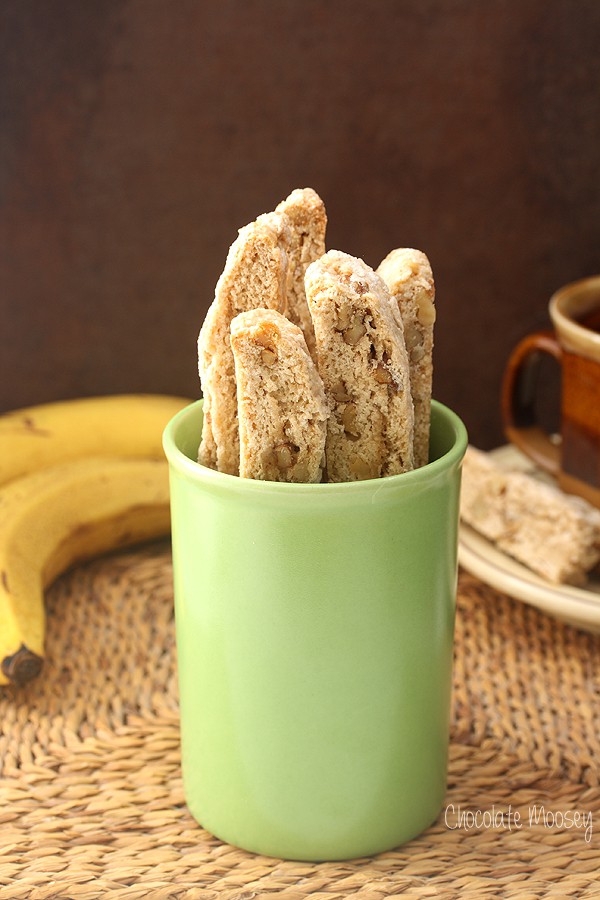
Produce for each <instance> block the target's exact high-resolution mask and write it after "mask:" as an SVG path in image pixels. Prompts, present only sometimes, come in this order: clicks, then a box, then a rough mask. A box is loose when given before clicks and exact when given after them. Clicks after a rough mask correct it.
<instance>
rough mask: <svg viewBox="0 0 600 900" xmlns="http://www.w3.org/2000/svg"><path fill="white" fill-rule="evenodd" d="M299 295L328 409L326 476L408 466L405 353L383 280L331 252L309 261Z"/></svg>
mask: <svg viewBox="0 0 600 900" xmlns="http://www.w3.org/2000/svg"><path fill="white" fill-rule="evenodd" d="M306 296H307V300H308V305H309V309H310V313H311V317H312V321H313V327H314V330H315V341H316V355H317V365H318V369H319V374H320V375H321V378H322V379H323V383H324V385H325V392H326V394H327V398H328V401H329V403H330V407H331V414H330V417H329V423H328V429H327V443H326V469H327V479H328V480H329V481H335V482H339V481H357V480H362V479H367V478H380V477H382V476H385V475H396V474H399V473H401V472H406V471H408V470H409V469H412V468H413V404H412V399H411V394H410V383H409V371H408V357H407V353H406V348H405V345H404V338H403V335H402V330H401V327H399V325H398V323H397V322H396V320H395V318H394V313H393V310H392V304H391V301H390V295H389V291H388V289H387V287H386V286H385V283H384V282H383V280H382V279H381V278H380V277H379V276H378V275H376V274H375V272H374V271H373V270H372V269H371V268H369V266H367V265H366V264H365V263H364V262H363V261H362V260H360V259H356V258H354V257H352V256H349V255H348V254H346V253H341V252H340V251H337V250H330V251H329V252H328V253H326V254H325V255H324V256H323V257H321V259H319V260H317V261H316V262H314V263H312V265H310V266H309V268H308V270H307V272H306Z"/></svg>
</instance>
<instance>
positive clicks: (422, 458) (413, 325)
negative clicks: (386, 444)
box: [377, 247, 435, 466]
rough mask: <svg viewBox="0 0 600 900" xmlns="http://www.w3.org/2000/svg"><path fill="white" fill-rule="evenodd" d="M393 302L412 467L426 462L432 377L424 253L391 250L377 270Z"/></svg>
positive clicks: (430, 292) (429, 287) (430, 286)
mask: <svg viewBox="0 0 600 900" xmlns="http://www.w3.org/2000/svg"><path fill="white" fill-rule="evenodd" d="M377 274H378V275H380V276H381V277H382V278H383V280H384V281H385V283H386V284H387V286H388V288H389V291H390V294H391V296H392V300H393V302H395V303H397V305H398V310H399V312H400V316H401V318H402V322H403V325H404V341H405V343H406V349H407V351H408V356H409V362H410V387H411V393H412V398H413V404H414V410H415V448H414V449H415V466H424V465H425V464H426V463H427V462H428V461H429V423H430V416H431V383H432V376H433V361H432V354H433V324H434V322H435V286H434V281H433V273H432V271H431V265H430V264H429V260H428V259H427V257H426V256H425V254H424V253H421V251H420V250H413V249H411V248H409V247H403V248H400V249H398V250H392V252H391V253H389V254H388V255H387V256H386V258H385V259H384V260H383V262H382V263H381V264H380V266H379V268H378V269H377Z"/></svg>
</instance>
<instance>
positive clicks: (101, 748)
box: [0, 545, 600, 900]
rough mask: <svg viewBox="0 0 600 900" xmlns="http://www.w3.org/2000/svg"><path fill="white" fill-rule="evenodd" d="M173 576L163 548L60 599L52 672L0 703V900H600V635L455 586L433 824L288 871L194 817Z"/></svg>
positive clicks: (68, 579) (53, 597)
mask: <svg viewBox="0 0 600 900" xmlns="http://www.w3.org/2000/svg"><path fill="white" fill-rule="evenodd" d="M171 575H172V573H171V563H170V554H169V550H168V547H167V546H166V545H154V546H153V547H151V548H147V549H145V550H143V551H139V552H135V553H129V554H124V555H121V556H116V557H112V558H108V559H104V560H97V561H95V562H94V563H91V564H89V565H87V566H83V567H81V568H79V569H77V570H76V571H74V572H72V573H71V574H69V575H68V576H65V577H64V578H62V579H61V580H60V581H59V582H58V583H57V584H56V585H55V586H54V587H53V588H52V589H51V591H50V592H49V596H48V610H49V623H48V638H47V645H48V648H49V657H48V660H47V663H46V666H45V670H44V673H43V676H42V677H41V678H40V679H39V680H38V681H36V682H35V683H32V684H31V685H30V686H29V687H27V688H26V689H24V690H21V691H18V692H16V691H12V690H11V689H5V690H4V691H3V692H2V693H0V711H1V713H0V718H1V725H0V728H1V732H0V763H1V766H2V769H1V779H0V792H1V797H2V805H1V807H0V898H1V900H21V898H33V900H50V898H52V900H54V898H61V900H62V898H65V900H67V898H68V900H92V898H99V897H102V898H105V897H108V898H113V897H114V898H117V897H118V898H128V900H137V898H139V900H142V898H161V900H167V898H205V900H212V898H217V897H218V898H224V900H251V898H260V897H274V896H275V897H281V898H282V900H302V898H305V897H308V896H310V897H312V898H315V900H318V898H323V900H338V898H339V900H342V898H346V897H351V898H354V900H383V898H391V897H404V898H415V900H416V898H424V897H444V898H446V897H447V898H454V897H466V898H485V897H507V898H518V900H528V898H534V897H536V898H537V897H554V898H566V897H573V898H577V900H581V898H587V897H599V896H600V882H599V880H598V879H599V877H600V876H599V874H598V873H599V871H600V836H599V834H598V833H597V832H600V815H599V812H600V786H599V781H600V734H599V721H600V715H599V713H600V699H599V697H600V671H599V658H600V657H599V651H600V638H599V637H595V636H592V635H589V634H586V633H584V632H580V631H576V630H575V629H572V628H569V627H568V626H564V625H561V624H560V623H558V622H556V621H554V620H552V619H550V618H547V617H545V616H543V615H541V614H540V613H538V612H537V611H536V610H534V609H531V608H529V607H527V606H525V605H522V604H519V603H516V602H514V601H512V600H510V599H508V598H507V597H504V596H502V595H500V594H498V593H496V592H494V591H493V590H491V589H490V588H487V587H485V586H483V585H482V584H481V583H479V582H478V581H476V580H475V579H473V578H472V577H470V576H468V575H466V574H465V573H461V577H460V582H459V603H458V616H457V625H456V666H455V690H454V700H453V725H452V742H451V752H450V770H449V788H448V794H447V806H446V807H445V809H444V811H443V812H442V814H441V815H440V817H439V819H438V821H437V822H436V824H434V825H433V826H432V827H431V828H430V829H428V831H427V832H425V833H424V834H423V835H422V836H421V837H419V838H417V839H415V840H413V841H411V842H410V843H409V844H407V845H405V846H404V847H402V848H400V849H399V850H396V851H394V852H391V853H385V854H382V855H380V856H377V857H375V858H372V859H360V860H354V861H351V862H343V863H321V864H312V863H298V862H283V861H281V860H277V859H271V858H267V857H262V856H255V855H253V854H251V853H245V852H243V851H241V850H238V849H236V848H233V847H231V846H228V845H226V844H223V843H221V842H220V841H218V840H217V839H216V838H214V837H213V836H211V835H210V834H208V833H207V832H205V831H204V830H203V829H201V828H200V827H199V826H198V825H196V823H195V822H194V820H193V819H192V818H191V816H190V814H189V813H188V812H187V809H186V806H185V803H184V798H183V792H182V785H181V775H180V759H179V731H178V703H177V682H176V672H175V652H174V651H175V647H174V633H173V616H172V586H171ZM515 811H517V812H519V813H520V815H521V821H520V824H521V826H522V827H521V828H518V827H516V824H515V820H514V812H515ZM510 812H512V814H513V818H512V819H511V818H509V813H510ZM532 813H533V818H531V820H530V817H531V815H532ZM576 814H578V815H579V817H580V819H579V820H577V817H576ZM536 819H537V820H536Z"/></svg>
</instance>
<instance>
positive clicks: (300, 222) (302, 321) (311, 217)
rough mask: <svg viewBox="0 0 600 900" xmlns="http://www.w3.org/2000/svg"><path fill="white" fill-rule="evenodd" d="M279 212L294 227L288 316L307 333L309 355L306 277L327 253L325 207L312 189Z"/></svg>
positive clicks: (294, 197) (281, 206)
mask: <svg viewBox="0 0 600 900" xmlns="http://www.w3.org/2000/svg"><path fill="white" fill-rule="evenodd" d="M277 212H281V213H284V214H285V215H286V216H287V217H288V219H289V221H290V225H291V232H292V236H291V245H290V249H289V253H288V256H289V270H288V297H287V309H286V311H285V312H286V315H287V317H288V318H289V319H291V321H292V322H294V323H295V324H296V325H298V326H299V327H300V328H301V329H302V331H303V332H304V337H305V338H306V343H307V345H308V349H309V352H310V353H314V349H315V335H314V331H313V326H312V319H311V317H310V312H309V310H308V305H307V303H306V294H305V291H304V275H305V273H306V270H307V268H308V266H309V265H310V263H312V262H314V261H315V260H316V259H319V257H320V256H323V254H324V253H325V229H326V228H327V214H326V212H325V204H324V203H323V201H322V200H321V198H320V197H319V195H318V194H317V193H316V192H315V191H313V190H312V188H302V189H298V190H295V191H292V193H291V194H290V195H289V197H287V199H285V200H283V201H282V202H281V203H280V204H279V206H278V207H277Z"/></svg>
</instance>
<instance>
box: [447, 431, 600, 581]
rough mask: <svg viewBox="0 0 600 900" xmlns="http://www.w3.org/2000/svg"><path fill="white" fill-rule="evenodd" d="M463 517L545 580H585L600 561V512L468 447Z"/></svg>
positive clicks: (465, 459) (462, 491)
mask: <svg viewBox="0 0 600 900" xmlns="http://www.w3.org/2000/svg"><path fill="white" fill-rule="evenodd" d="M460 514H461V518H462V520H463V521H464V522H466V524H467V525H470V526H471V528H474V529H475V530H476V531H478V532H479V533H480V534H482V535H483V536H484V537H486V538H487V539H488V540H490V541H492V542H493V543H494V544H496V546H497V547H498V548H499V549H500V550H502V551H504V552H505V553H508V554H509V555H510V556H513V557H514V558H515V559H517V560H519V561H520V562H522V563H523V564H524V565H526V566H527V567H528V568H530V569H531V570H532V571H534V572H537V573H538V574H539V575H541V576H542V577H543V578H546V579H548V581H552V582H555V583H557V584H558V583H563V582H564V583H569V584H584V583H585V581H586V578H587V572H589V571H590V570H591V569H592V568H593V567H594V566H595V565H596V564H597V563H598V561H599V560H600V511H599V510H597V509H595V508H594V507H593V506H591V505H590V504H589V503H586V501H585V500H582V499H581V498H580V497H571V496H570V495H567V494H564V493H563V492H562V491H560V490H559V489H558V488H556V487H554V486H553V485H550V484H544V483H543V482H541V481H538V479H536V478H534V477H532V476H531V475H527V474H525V473H524V472H516V471H505V470H504V469H502V468H501V467H500V466H499V465H498V463H496V462H494V460H493V459H491V458H490V457H489V456H488V455H487V454H485V453H483V452H482V451H481V450H476V449H475V448H474V447H469V448H468V449H467V453H466V455H465V458H464V462H463V476H462V488H461V499H460Z"/></svg>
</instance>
